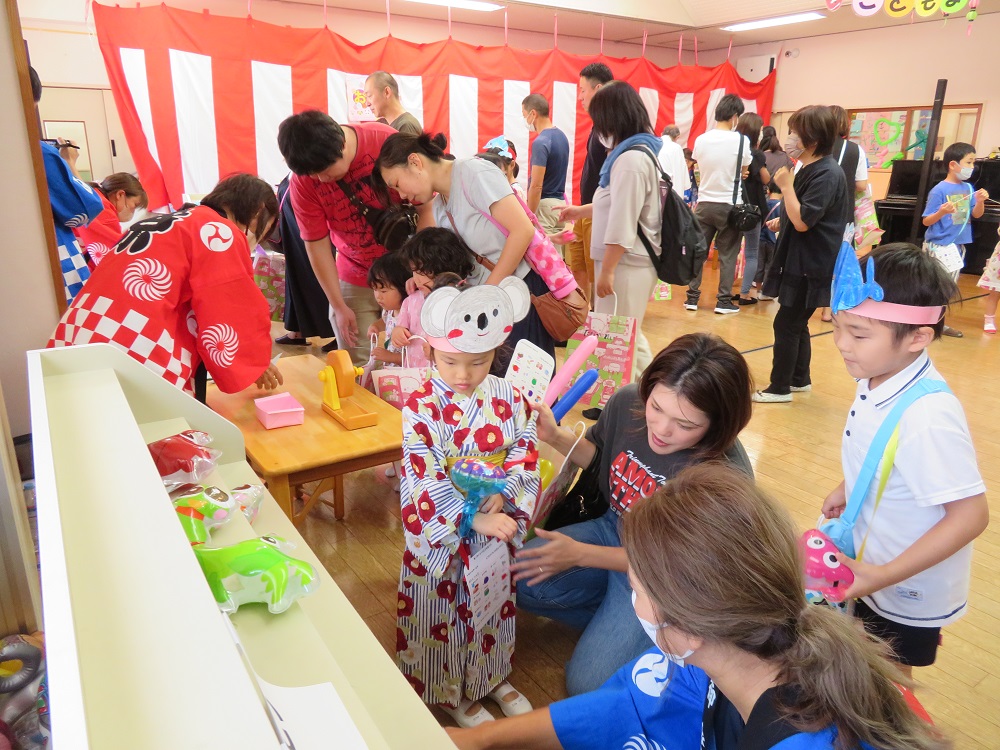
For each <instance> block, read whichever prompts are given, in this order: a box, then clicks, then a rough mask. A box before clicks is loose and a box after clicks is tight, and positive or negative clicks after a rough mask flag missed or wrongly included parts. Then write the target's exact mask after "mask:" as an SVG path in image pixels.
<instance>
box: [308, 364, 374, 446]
mask: <svg viewBox="0 0 1000 750" xmlns="http://www.w3.org/2000/svg"><path fill="white" fill-rule="evenodd" d="M362 373H363V370H362V369H361V368H360V367H355V366H354V365H353V364H351V355H350V354H348V353H347V352H346V351H344V350H342V349H336V350H334V351H332V352H330V353H329V354H327V355H326V367H324V368H323V369H322V370H321V371H320V373H319V379H320V380H322V381H323V411H325V412H326V413H327V414H329V415H330V416H331V417H333V418H334V419H336V420H337V421H338V422H339V423H340V424H342V425H343V426H344V428H345V429H348V430H359V429H361V428H362V427H374V426H375V425H376V424H378V414H376V413H375V412H372V411H368V410H366V409H364V408H362V407H361V406H358V404H356V403H354V401H352V400H351V396H353V395H354V389H355V388H356V387H357V383H356V382H355V378H358V377H360V376H361V374H362Z"/></svg>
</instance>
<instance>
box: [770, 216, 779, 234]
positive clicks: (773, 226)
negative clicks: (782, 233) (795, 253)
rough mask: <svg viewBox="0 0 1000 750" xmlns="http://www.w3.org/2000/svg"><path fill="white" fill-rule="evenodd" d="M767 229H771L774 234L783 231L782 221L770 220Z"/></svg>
mask: <svg viewBox="0 0 1000 750" xmlns="http://www.w3.org/2000/svg"><path fill="white" fill-rule="evenodd" d="M767 228H768V229H770V230H771V231H772V232H777V231H778V230H779V229H781V219H768V220H767Z"/></svg>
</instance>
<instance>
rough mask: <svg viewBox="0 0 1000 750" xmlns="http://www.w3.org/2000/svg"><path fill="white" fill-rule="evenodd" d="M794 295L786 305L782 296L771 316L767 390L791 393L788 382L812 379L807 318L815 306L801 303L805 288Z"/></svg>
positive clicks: (802, 382)
mask: <svg viewBox="0 0 1000 750" xmlns="http://www.w3.org/2000/svg"><path fill="white" fill-rule="evenodd" d="M795 296H796V298H797V299H796V300H795V303H794V304H791V305H786V304H785V303H784V298H782V299H781V304H780V305H779V306H778V312H777V313H776V314H775V316H774V355H773V359H772V361H771V385H770V386H768V388H767V392H768V393H776V394H780V395H785V394H787V393H791V386H795V387H796V388H800V387H802V386H806V385H809V384H810V383H811V382H812V380H810V378H809V362H810V360H811V359H812V342H811V341H810V340H809V318H811V317H812V314H813V313H814V312H816V308H815V307H806V306H805V298H806V294H805V290H801V291H800V293H799V294H797V295H795Z"/></svg>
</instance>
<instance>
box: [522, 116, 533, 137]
mask: <svg viewBox="0 0 1000 750" xmlns="http://www.w3.org/2000/svg"><path fill="white" fill-rule="evenodd" d="M524 127H526V128H527V129H528V132H529V133H534V132H535V126H534V125H532V124H531V123H530V122H528V118H527V117H525V118H524Z"/></svg>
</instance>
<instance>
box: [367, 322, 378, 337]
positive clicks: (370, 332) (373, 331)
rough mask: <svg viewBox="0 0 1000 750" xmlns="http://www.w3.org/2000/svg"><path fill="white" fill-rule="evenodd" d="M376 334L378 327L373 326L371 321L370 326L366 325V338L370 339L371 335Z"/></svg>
mask: <svg viewBox="0 0 1000 750" xmlns="http://www.w3.org/2000/svg"><path fill="white" fill-rule="evenodd" d="M378 334H379V329H378V328H376V327H375V324H374V323H372V324H371V325H370V326H368V338H369V339H371V337H372V336H378Z"/></svg>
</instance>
